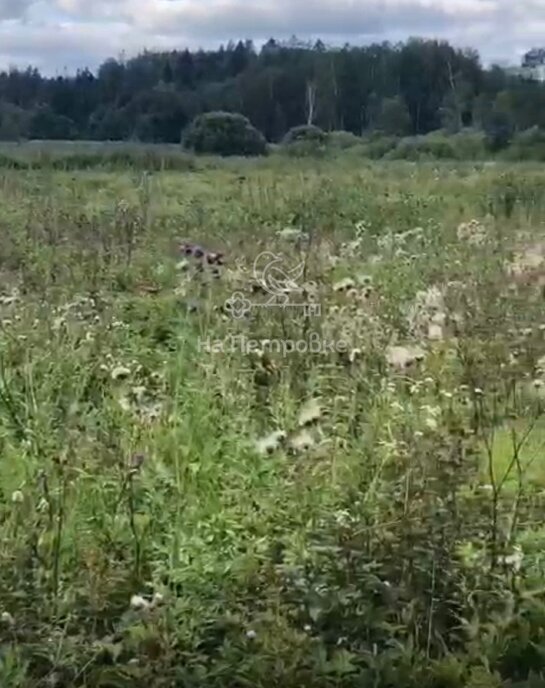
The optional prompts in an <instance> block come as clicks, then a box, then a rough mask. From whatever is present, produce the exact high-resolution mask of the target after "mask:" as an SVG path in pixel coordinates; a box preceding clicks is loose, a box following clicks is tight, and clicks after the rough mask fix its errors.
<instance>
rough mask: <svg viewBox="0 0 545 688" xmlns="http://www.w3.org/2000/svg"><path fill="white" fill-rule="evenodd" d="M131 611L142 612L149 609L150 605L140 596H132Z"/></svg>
mask: <svg viewBox="0 0 545 688" xmlns="http://www.w3.org/2000/svg"><path fill="white" fill-rule="evenodd" d="M130 606H131V609H132V610H133V611H135V612H143V611H146V610H147V609H149V607H150V603H149V602H148V601H147V600H146V599H144V598H143V597H142V596H141V595H133V596H132V597H131V602H130Z"/></svg>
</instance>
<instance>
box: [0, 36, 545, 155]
mask: <svg viewBox="0 0 545 688" xmlns="http://www.w3.org/2000/svg"><path fill="white" fill-rule="evenodd" d="M210 111H227V112H237V113H241V114H243V115H245V116H246V117H247V118H248V119H249V120H250V121H251V122H252V124H253V125H254V126H255V127H257V129H259V130H260V131H261V132H262V133H263V134H264V135H265V137H266V138H267V140H269V141H279V140H281V139H282V137H283V136H284V135H285V134H286V132H287V131H289V130H290V129H291V128H292V127H294V126H297V125H301V124H314V125H317V126H319V127H321V128H322V129H324V130H326V131H333V130H345V131H349V132H352V133H354V134H357V135H361V134H364V133H365V132H367V131H373V130H380V131H384V132H385V133H388V134H396V135H409V134H425V133H428V132H430V131H433V130H436V129H441V128H444V129H447V130H449V131H453V132H454V131H458V130H460V129H462V128H465V127H476V128H480V129H487V128H488V129H490V128H495V129H496V130H498V131H500V132H501V131H502V128H503V129H510V130H513V131H515V130H524V129H528V128H530V127H533V126H540V127H545V85H543V84H540V83H538V82H535V81H531V80H528V79H524V78H521V77H520V76H510V75H509V74H508V73H507V72H506V71H505V70H503V69H501V68H500V67H497V66H494V67H492V68H489V69H485V68H483V66H482V65H481V62H480V59H479V55H478V53H477V52H476V51H475V50H470V49H466V50H460V49H457V48H454V47H452V46H451V45H449V44H448V43H446V42H442V41H436V40H423V39H410V40H408V41H407V42H405V43H400V44H395V45H394V44H391V43H382V44H375V45H369V46H363V47H356V46H350V45H345V46H344V47H342V48H331V47H327V46H326V45H325V44H324V43H323V42H321V41H318V42H316V43H315V44H307V43H303V42H301V41H298V40H297V39H296V38H293V39H291V40H290V41H287V42H279V41H276V40H274V39H271V40H269V41H268V42H267V43H266V44H265V45H264V46H263V47H262V48H261V49H260V50H256V48H255V46H254V44H253V43H252V41H239V42H238V43H229V44H228V45H227V46H222V47H220V48H219V49H217V50H210V51H204V50H199V51H195V52H190V51H189V50H179V51H178V50H173V51H170V52H144V53H142V54H140V55H138V56H137V57H134V58H132V59H108V60H106V61H105V62H104V63H103V64H102V65H101V66H100V68H99V69H98V70H97V72H96V73H93V72H91V71H90V70H88V69H84V70H80V71H78V72H77V73H76V74H75V75H73V76H56V77H52V78H47V77H45V76H43V75H41V74H40V72H39V71H38V70H37V69H35V68H28V69H26V70H18V69H10V70H9V71H4V72H2V73H0V139H3V140H21V139H28V138H30V139H91V140H139V141H145V142H164V143H176V142H179V141H180V137H181V132H182V130H184V129H185V128H186V127H187V125H188V124H189V123H190V122H191V121H192V120H193V119H194V118H195V117H196V116H197V115H199V114H201V113H203V112H210Z"/></svg>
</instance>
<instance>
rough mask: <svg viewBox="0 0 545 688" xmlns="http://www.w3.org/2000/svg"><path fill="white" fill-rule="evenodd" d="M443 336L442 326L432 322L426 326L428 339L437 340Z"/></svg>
mask: <svg viewBox="0 0 545 688" xmlns="http://www.w3.org/2000/svg"><path fill="white" fill-rule="evenodd" d="M443 337H444V335H443V328H442V327H441V325H435V324H432V325H430V326H429V327H428V339H430V340H431V341H433V342H439V341H441V340H442V339H443Z"/></svg>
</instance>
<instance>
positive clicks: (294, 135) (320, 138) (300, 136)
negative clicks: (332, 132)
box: [283, 124, 327, 145]
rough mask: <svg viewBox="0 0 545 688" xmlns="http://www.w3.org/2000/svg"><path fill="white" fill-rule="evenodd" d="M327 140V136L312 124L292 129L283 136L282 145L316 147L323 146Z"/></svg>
mask: <svg viewBox="0 0 545 688" xmlns="http://www.w3.org/2000/svg"><path fill="white" fill-rule="evenodd" d="M326 140H327V134H326V133H325V131H323V129H320V127H316V126H315V125H314V124H302V125H301V126H298V127H293V128H292V129H290V130H289V131H288V133H287V134H286V135H285V136H284V139H283V143H284V144H286V145H291V144H294V143H301V142H305V143H314V144H318V145H323V144H325V142H326Z"/></svg>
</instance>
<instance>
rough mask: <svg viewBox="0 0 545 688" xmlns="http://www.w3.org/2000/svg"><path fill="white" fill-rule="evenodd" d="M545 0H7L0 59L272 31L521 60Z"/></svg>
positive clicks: (67, 60)
mask: <svg viewBox="0 0 545 688" xmlns="http://www.w3.org/2000/svg"><path fill="white" fill-rule="evenodd" d="M544 27H545V0H516V2H514V1H513V0H0V45H1V48H0V50H1V53H2V54H0V66H4V67H5V66H6V65H7V64H8V63H16V64H26V63H32V64H36V65H37V66H39V67H41V68H42V69H44V70H45V71H47V72H54V71H56V70H62V69H63V68H64V67H67V68H68V69H74V68H76V67H82V66H86V65H89V66H91V67H96V66H97V64H99V63H100V61H102V60H103V59H104V58H106V57H108V56H116V55H118V54H119V53H120V52H121V51H122V50H124V51H126V53H127V54H133V53H135V52H138V51H139V50H141V49H143V48H149V49H153V48H181V47H200V46H202V47H212V46H215V45H217V44H219V43H220V42H225V41H227V40H229V39H231V38H232V39H238V38H254V39H255V40H256V41H259V40H264V39H267V38H269V37H271V36H274V37H277V38H287V37H289V36H290V35H292V34H296V35H298V36H300V37H301V38H307V37H308V38H318V37H321V38H323V39H324V40H325V41H326V42H328V41H329V42H344V41H350V42H353V43H358V42H369V41H382V40H399V39H403V38H407V37H409V36H411V35H422V36H429V37H439V38H444V39H448V40H451V41H452V42H453V43H455V44H456V45H460V46H467V45H469V46H471V47H475V48H477V49H478V50H479V51H480V52H481V54H482V55H483V57H484V59H485V60H491V59H494V60H497V59H504V60H514V59H516V58H518V56H519V55H520V54H521V53H522V52H524V51H525V50H527V49H529V48H530V47H532V46H533V45H534V44H535V45H539V44H542V43H545V39H543V38H542V37H543V36H544V35H545V32H544Z"/></svg>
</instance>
